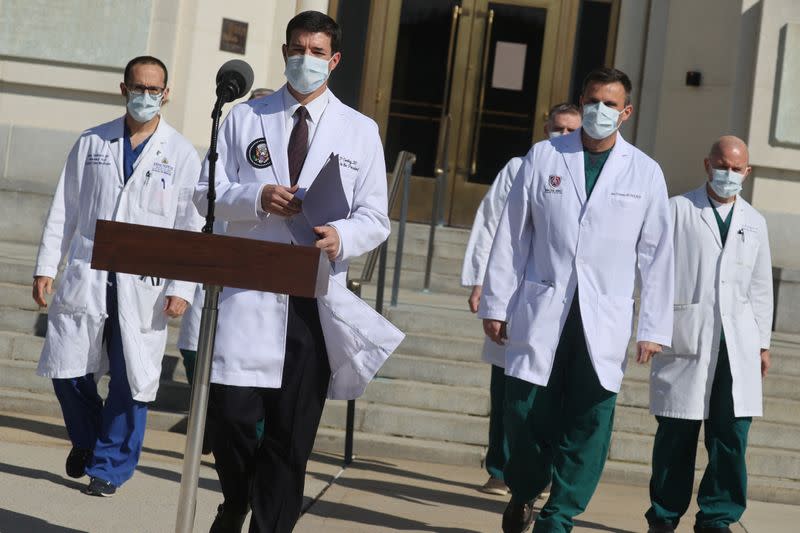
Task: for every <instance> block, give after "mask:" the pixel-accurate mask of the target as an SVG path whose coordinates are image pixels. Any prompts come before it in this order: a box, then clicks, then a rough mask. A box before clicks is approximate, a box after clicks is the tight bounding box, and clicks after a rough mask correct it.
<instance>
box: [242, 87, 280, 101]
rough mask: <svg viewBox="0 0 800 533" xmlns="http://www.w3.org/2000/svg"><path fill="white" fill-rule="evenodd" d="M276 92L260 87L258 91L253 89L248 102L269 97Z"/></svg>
mask: <svg viewBox="0 0 800 533" xmlns="http://www.w3.org/2000/svg"><path fill="white" fill-rule="evenodd" d="M274 92H275V91H274V90H272V89H267V88H266V87H259V88H258V89H253V90H252V92H250V98H248V100H252V99H254V98H261V97H262V96H269V95H271V94H272V93H274Z"/></svg>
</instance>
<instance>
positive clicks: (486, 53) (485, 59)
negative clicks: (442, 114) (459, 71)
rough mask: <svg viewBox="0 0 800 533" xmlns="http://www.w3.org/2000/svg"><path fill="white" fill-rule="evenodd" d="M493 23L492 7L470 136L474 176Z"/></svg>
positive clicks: (484, 41)
mask: <svg viewBox="0 0 800 533" xmlns="http://www.w3.org/2000/svg"><path fill="white" fill-rule="evenodd" d="M493 24H494V9H490V10H489V16H488V18H487V19H486V33H485V34H484V38H483V61H482V64H481V77H480V90H479V91H478V109H477V116H476V118H475V132H474V133H473V136H472V164H470V167H469V168H470V176H474V175H475V173H476V172H477V171H478V143H480V138H481V121H482V120H483V103H484V99H485V98H486V69H487V68H488V65H489V45H490V44H491V42H492V25H493Z"/></svg>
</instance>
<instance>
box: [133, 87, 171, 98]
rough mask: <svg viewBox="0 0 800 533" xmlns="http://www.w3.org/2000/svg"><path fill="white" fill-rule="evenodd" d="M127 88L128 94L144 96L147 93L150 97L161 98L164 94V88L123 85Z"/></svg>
mask: <svg viewBox="0 0 800 533" xmlns="http://www.w3.org/2000/svg"><path fill="white" fill-rule="evenodd" d="M125 87H127V88H128V92H130V93H131V94H137V95H138V94H144V93H147V94H149V95H150V96H161V95H162V94H164V91H165V90H166V87H153V86H151V85H133V86H131V85H125Z"/></svg>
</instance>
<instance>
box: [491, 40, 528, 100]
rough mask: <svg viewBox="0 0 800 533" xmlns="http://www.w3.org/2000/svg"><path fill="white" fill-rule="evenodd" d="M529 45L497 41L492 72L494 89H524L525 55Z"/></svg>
mask: <svg viewBox="0 0 800 533" xmlns="http://www.w3.org/2000/svg"><path fill="white" fill-rule="evenodd" d="M527 52H528V45H526V44H524V43H510V42H507V41H497V46H496V47H495V49H494V70H493V72H492V88H493V89H510V90H512V91H521V90H522V80H523V78H524V77H525V55H526V54H527Z"/></svg>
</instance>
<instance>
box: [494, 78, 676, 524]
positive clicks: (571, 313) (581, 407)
mask: <svg viewBox="0 0 800 533" xmlns="http://www.w3.org/2000/svg"><path fill="white" fill-rule="evenodd" d="M630 92H631V83H630V80H629V79H628V76H626V75H625V74H624V73H623V72H620V71H619V70H616V69H610V68H601V69H597V70H595V71H592V72H591V73H590V74H589V75H588V76H587V77H586V80H585V81H584V84H583V94H582V96H581V105H582V108H583V125H582V128H581V130H580V132H577V131H576V132H575V133H572V134H569V135H564V136H563V137H558V138H556V139H551V140H549V141H543V142H540V143H537V144H536V145H534V147H533V148H532V149H531V151H530V152H529V153H528V155H527V156H526V157H525V160H524V161H523V163H522V168H521V169H520V171H519V174H518V175H517V178H516V179H515V180H514V185H513V186H512V187H511V191H510V192H509V195H508V201H507V203H506V207H505V209H504V211H503V214H502V215H501V217H500V223H499V225H498V228H497V234H496V235H495V240H494V245H493V246H492V252H491V255H490V257H489V265H488V267H487V270H486V278H485V280H484V286H483V295H482V297H481V304H480V310H479V316H481V317H482V318H484V329H485V331H486V334H487V335H488V336H489V337H490V338H491V339H492V340H494V341H495V342H497V343H498V344H504V345H505V346H506V352H505V356H506V357H505V360H506V375H507V376H508V377H507V379H506V404H505V410H506V418H505V423H506V434H507V436H508V440H509V448H510V456H509V460H508V463H507V464H506V467H505V470H504V474H505V480H506V483H507V484H508V486H509V488H510V490H511V501H510V502H509V504H508V506H507V507H506V511H505V513H504V514H503V531H505V532H521V531H525V530H526V529H527V528H528V526H529V525H530V524H531V522H532V521H533V510H532V507H533V500H534V498H535V497H536V495H537V494H539V492H541V491H542V489H544V488H545V486H546V485H547V484H548V482H550V481H551V479H552V488H551V492H550V497H549V499H548V500H547V502H546V503H545V505H544V507H543V508H542V510H541V512H540V513H539V516H538V518H537V520H536V526H535V530H536V531H570V530H571V529H572V527H573V517H574V516H575V515H577V514H579V513H581V512H582V511H583V510H584V509H585V508H586V505H587V504H588V502H589V499H590V498H591V496H592V494H593V493H594V490H595V488H596V487H597V483H598V481H599V479H600V475H601V473H602V471H603V465H604V464H605V459H606V455H607V454H608V446H609V441H610V437H611V426H612V421H613V415H614V404H615V401H616V394H617V392H618V391H619V388H620V384H621V382H622V375H623V372H624V370H625V362H626V358H625V351H626V347H627V345H628V341H629V339H630V335H631V332H632V331H631V330H632V326H633V312H634V302H633V296H634V290H635V288H636V280H637V275H638V276H639V277H640V279H641V306H640V309H639V327H638V332H637V338H638V343H637V351H638V354H637V358H638V360H639V361H640V362H644V361H647V360H649V358H650V357H651V356H652V354H654V353H656V352H658V351H660V350H661V345H665V344H669V343H670V337H671V335H672V283H673V265H672V234H671V228H670V218H669V208H668V203H667V191H666V185H665V183H664V176H663V175H662V173H661V169H660V168H659V166H658V164H657V163H656V162H655V161H653V160H652V159H650V158H649V157H647V156H646V155H644V154H643V153H642V152H640V151H639V150H637V149H636V148H634V147H633V146H631V145H630V144H628V143H627V142H625V140H624V139H623V138H622V136H621V135H619V134H618V133H617V128H618V127H619V125H620V124H621V123H622V122H624V121H625V120H627V119H628V118H629V117H630V116H631V113H632V111H633V110H632V108H631V105H630Z"/></svg>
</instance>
